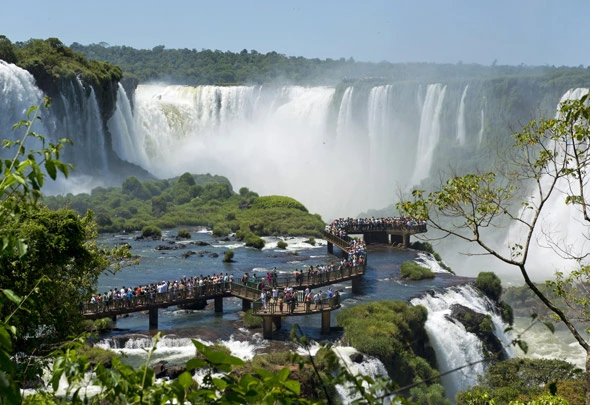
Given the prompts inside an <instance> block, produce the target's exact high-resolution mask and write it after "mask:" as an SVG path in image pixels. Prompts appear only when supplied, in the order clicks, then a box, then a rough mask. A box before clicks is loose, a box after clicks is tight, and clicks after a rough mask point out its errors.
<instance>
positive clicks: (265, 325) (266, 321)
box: [262, 316, 273, 339]
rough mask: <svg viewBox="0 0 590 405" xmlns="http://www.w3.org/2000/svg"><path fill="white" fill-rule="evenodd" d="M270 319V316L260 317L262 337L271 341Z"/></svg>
mask: <svg viewBox="0 0 590 405" xmlns="http://www.w3.org/2000/svg"><path fill="white" fill-rule="evenodd" d="M272 318H273V317H271V316H263V317H262V337H263V338H264V339H272Z"/></svg>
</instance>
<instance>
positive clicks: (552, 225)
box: [504, 88, 590, 281]
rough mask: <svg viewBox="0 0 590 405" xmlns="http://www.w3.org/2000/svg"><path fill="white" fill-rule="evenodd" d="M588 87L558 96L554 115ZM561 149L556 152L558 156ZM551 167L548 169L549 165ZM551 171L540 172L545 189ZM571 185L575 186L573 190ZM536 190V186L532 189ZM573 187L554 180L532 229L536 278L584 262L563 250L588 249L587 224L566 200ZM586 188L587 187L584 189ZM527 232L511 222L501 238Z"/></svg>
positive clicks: (511, 240) (511, 239) (519, 238)
mask: <svg viewBox="0 0 590 405" xmlns="http://www.w3.org/2000/svg"><path fill="white" fill-rule="evenodd" d="M589 91H590V89H587V88H577V89H572V90H569V91H567V92H566V93H565V94H564V95H563V96H562V97H561V99H560V101H559V103H558V105H557V106H556V113H555V115H556V118H560V117H559V110H560V105H561V104H562V103H563V102H565V101H566V100H574V99H580V98H581V97H582V96H583V95H585V94H588V93H589ZM562 156H563V153H562V152H560V153H559V154H558V159H559V158H561V157H562ZM549 170H550V169H549ZM553 176H554V173H547V174H544V175H542V176H541V179H540V185H541V187H542V188H543V190H544V192H547V190H548V188H549V185H550V184H551V182H552V181H553ZM575 187H576V186H574V190H575ZM534 192H535V193H536V190H535V191H534ZM572 192H574V193H575V191H572V189H571V187H570V184H569V183H568V180H567V179H565V178H561V179H560V180H558V182H557V184H556V189H555V190H554V191H553V195H552V196H551V197H550V198H549V199H548V200H547V203H546V204H545V207H544V208H543V211H542V213H541V216H540V220H539V222H538V224H537V226H536V228H535V231H534V233H533V239H532V243H531V248H530V254H529V256H528V260H527V264H528V267H529V268H531V269H534V277H535V279H536V280H543V281H544V280H546V279H550V278H553V276H554V274H555V272H557V271H560V272H566V273H568V272H569V271H571V270H573V269H577V268H579V266H580V265H584V264H586V261H582V262H581V263H578V262H577V261H576V260H574V259H572V258H568V257H567V255H566V254H564V252H569V253H570V254H572V255H574V256H579V257H584V256H585V252H587V251H588V240H587V238H586V235H587V234H588V228H587V224H586V223H585V222H584V220H583V218H582V214H581V212H580V209H579V208H578V207H575V206H573V205H568V204H566V203H565V197H566V195H565V193H568V194H571V193H572ZM586 192H588V189H586ZM529 202H530V203H531V205H532V206H537V204H538V201H537V195H534V196H532V197H531V198H530V201H529ZM531 211H532V210H525V209H522V210H521V212H520V214H519V215H520V216H521V217H523V218H525V220H527V221H530V219H531V217H530V215H531V214H532V212H531ZM526 234H527V229H525V228H524V227H523V225H522V224H520V223H513V224H512V225H511V226H510V228H509V230H508V232H507V234H506V238H505V239H504V246H506V247H507V246H508V245H513V244H515V243H520V244H522V243H523V237H525V236H526Z"/></svg>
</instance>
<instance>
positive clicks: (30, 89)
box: [0, 60, 47, 156]
mask: <svg viewBox="0 0 590 405" xmlns="http://www.w3.org/2000/svg"><path fill="white" fill-rule="evenodd" d="M0 94H2V97H0V112H1V113H0V131H2V135H3V138H8V139H13V137H12V136H11V133H12V126H13V125H14V124H15V123H16V122H19V121H21V120H23V119H26V115H25V114H26V112H27V110H28V109H29V107H31V106H34V105H38V104H39V102H40V101H41V98H42V97H43V93H42V92H41V90H39V89H38V88H37V87H36V86H35V79H34V78H33V76H32V75H31V74H30V73H29V72H27V71H26V70H23V69H20V68H18V67H16V66H15V65H12V64H9V63H6V62H4V61H2V60H0ZM41 112H42V113H43V115H44V116H45V114H46V111H41ZM43 124H44V121H39V120H37V122H36V123H35V124H34V125H35V126H34V127H33V129H34V130H35V131H36V132H38V133H43V132H44V131H46V130H47V129H46V128H45V127H44V125H43ZM23 134H24V132H23V133H22V134H21V133H20V132H19V133H18V134H15V135H14V136H15V137H16V136H19V137H20V136H21V135H23ZM0 156H3V154H2V153H1V152H0Z"/></svg>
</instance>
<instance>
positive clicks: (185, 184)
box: [43, 173, 325, 245]
mask: <svg viewBox="0 0 590 405" xmlns="http://www.w3.org/2000/svg"><path fill="white" fill-rule="evenodd" d="M43 202H44V203H45V204H46V205H47V206H48V207H49V208H52V209H58V208H62V207H69V208H72V209H74V210H76V211H78V212H79V213H80V214H84V213H86V211H87V210H91V211H93V212H94V215H95V219H96V222H97V223H98V231H99V232H121V231H126V232H132V231H140V230H142V229H143V228H144V227H147V226H154V227H158V228H161V229H165V228H174V227H180V226H206V227H208V228H211V229H213V233H214V234H215V235H216V236H224V235H228V234H231V233H236V235H237V236H238V238H240V239H243V240H249V241H251V242H252V244H253V245H256V242H257V237H260V236H271V235H273V236H309V237H310V238H313V237H314V236H315V237H320V236H321V234H322V231H323V229H324V225H325V223H324V221H323V220H322V218H321V217H320V216H319V215H318V214H310V213H309V212H308V210H307V208H305V206H303V204H301V203H300V202H298V201H296V200H294V199H293V198H290V197H284V196H259V195H258V194H257V193H255V192H253V191H250V190H249V189H248V188H246V187H243V188H241V189H240V190H239V192H238V193H236V192H234V191H233V188H232V185H231V184H230V182H229V180H228V179H227V178H225V177H223V176H214V175H211V174H201V175H194V174H190V173H184V174H183V175H181V176H180V177H176V178H173V179H168V180H145V181H143V182H142V181H140V180H138V179H137V178H136V177H129V178H127V179H126V180H125V181H124V182H123V185H122V187H109V188H104V187H97V188H95V189H93V190H92V191H91V192H90V194H78V195H73V194H67V195H65V196H49V197H45V198H44V200H43Z"/></svg>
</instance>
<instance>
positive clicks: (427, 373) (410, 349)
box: [336, 301, 449, 403]
mask: <svg viewBox="0 0 590 405" xmlns="http://www.w3.org/2000/svg"><path fill="white" fill-rule="evenodd" d="M427 315H428V312H427V310H426V308H424V307H423V306H420V305H418V306H413V305H411V304H408V303H406V302H404V301H375V302H370V303H367V304H361V305H356V306H354V307H351V308H346V309H343V310H341V312H340V313H339V314H338V315H337V316H336V321H337V323H338V324H339V325H342V326H343V328H344V338H343V340H344V342H345V344H349V345H351V346H354V347H355V348H356V349H357V350H358V351H360V352H361V353H364V354H367V355H370V356H375V357H377V358H378V359H379V360H381V362H382V363H383V364H384V365H385V368H386V369H387V372H388V373H389V377H390V378H391V379H392V380H393V381H395V382H397V383H398V384H399V385H400V386H405V385H409V384H411V383H413V382H415V381H417V380H427V379H431V378H432V380H430V382H429V383H426V384H424V385H420V386H418V387H416V390H415V391H412V393H411V394H410V393H407V392H406V393H405V394H406V395H409V396H410V399H416V398H422V397H423V396H424V395H429V394H430V395H433V396H435V397H437V398H439V399H440V400H441V401H442V402H440V403H449V402H448V400H445V399H444V395H443V393H444V389H442V386H440V384H439V382H440V381H438V379H437V378H436V376H437V375H438V371H437V370H436V360H435V355H434V351H433V350H432V348H431V347H429V346H428V335H427V334H426V330H425V329H424V323H425V322H426V318H427Z"/></svg>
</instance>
